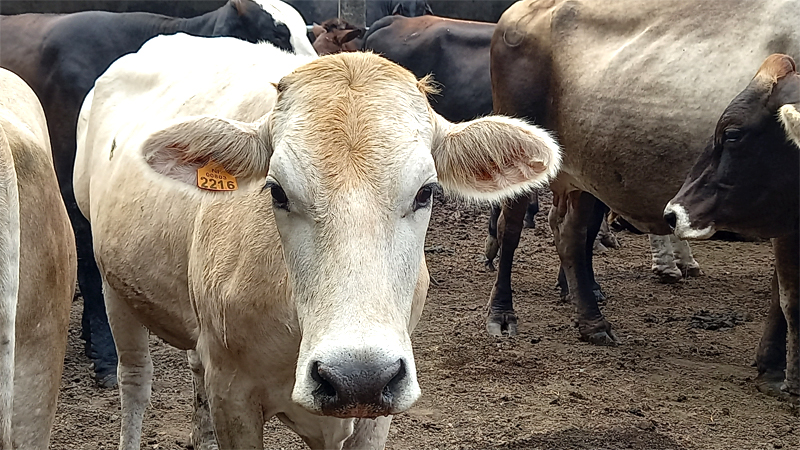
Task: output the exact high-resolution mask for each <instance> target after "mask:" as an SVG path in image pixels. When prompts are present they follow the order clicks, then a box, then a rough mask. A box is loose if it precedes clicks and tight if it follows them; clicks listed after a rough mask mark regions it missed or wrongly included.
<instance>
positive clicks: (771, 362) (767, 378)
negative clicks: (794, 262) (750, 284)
mask: <svg viewBox="0 0 800 450" xmlns="http://www.w3.org/2000/svg"><path fill="white" fill-rule="evenodd" d="M756 367H757V369H758V377H757V378H756V387H757V388H758V390H759V391H761V392H763V393H765V394H768V395H776V396H780V395H781V385H782V384H783V380H784V379H785V378H786V374H785V372H784V370H785V369H786V318H785V317H784V314H783V309H782V308H781V295H780V291H779V289H778V273H777V271H773V273H772V301H771V302H770V307H769V312H768V313H767V323H766V324H764V333H763V334H762V335H761V342H760V343H759V344H758V350H757V352H756Z"/></svg>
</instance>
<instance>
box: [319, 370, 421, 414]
mask: <svg viewBox="0 0 800 450" xmlns="http://www.w3.org/2000/svg"><path fill="white" fill-rule="evenodd" d="M405 377H406V365H405V363H404V362H403V360H402V359H398V360H396V361H394V362H393V363H388V364H387V363H384V364H375V363H365V362H362V361H347V362H341V363H338V364H325V363H322V362H320V361H316V362H314V363H313V364H312V366H311V378H312V379H313V380H314V381H316V382H317V383H319V386H318V387H317V389H315V390H314V397H315V399H316V400H317V401H318V402H319V404H320V406H321V408H322V412H323V414H326V415H332V416H337V417H377V416H382V415H387V414H392V405H393V403H394V399H395V397H396V396H397V395H399V392H398V390H399V389H400V384H401V382H402V380H403V379H404V378H405Z"/></svg>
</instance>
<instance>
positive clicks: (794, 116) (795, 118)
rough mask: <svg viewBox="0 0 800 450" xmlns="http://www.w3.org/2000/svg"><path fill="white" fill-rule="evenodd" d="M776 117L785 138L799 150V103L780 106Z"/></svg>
mask: <svg viewBox="0 0 800 450" xmlns="http://www.w3.org/2000/svg"><path fill="white" fill-rule="evenodd" d="M778 117H779V118H780V121H781V123H782V124H783V128H784V129H785V130H786V137H787V138H789V140H791V141H792V142H794V143H795V145H796V146H797V147H798V149H800V102H798V103H794V104H786V105H783V106H781V108H780V109H779V110H778Z"/></svg>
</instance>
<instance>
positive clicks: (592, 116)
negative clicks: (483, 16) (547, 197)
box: [495, 0, 800, 231]
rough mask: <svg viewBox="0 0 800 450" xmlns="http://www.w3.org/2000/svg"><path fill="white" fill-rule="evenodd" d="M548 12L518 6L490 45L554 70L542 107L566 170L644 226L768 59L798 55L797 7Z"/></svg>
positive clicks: (633, 4) (619, 0)
mask: <svg viewBox="0 0 800 450" xmlns="http://www.w3.org/2000/svg"><path fill="white" fill-rule="evenodd" d="M554 3H557V2H553V1H550V0H545V1H531V0H528V1H524V2H519V3H518V4H516V5H514V6H513V7H512V8H510V9H509V11H508V12H507V13H506V14H504V16H503V18H502V19H501V22H500V24H499V29H500V30H499V32H498V33H497V35H496V36H495V39H496V40H499V39H504V40H505V42H506V43H507V45H508V46H509V47H517V48H520V49H524V50H520V51H523V52H526V53H527V54H528V55H529V57H530V56H532V57H533V58H534V59H535V60H537V61H541V62H542V64H543V65H545V66H546V65H548V64H552V66H551V67H549V70H548V75H549V77H550V79H549V80H545V82H546V83H547V84H548V85H549V93H548V98H547V99H546V100H543V101H545V102H547V106H546V110H547V112H546V121H547V126H549V127H551V128H553V129H555V130H556V131H557V132H558V136H559V141H560V142H561V144H562V145H563V147H564V150H565V152H564V157H565V159H564V162H565V164H564V166H563V169H562V170H563V171H564V172H566V173H567V174H569V175H572V177H573V178H574V180H575V183H576V184H577V185H578V186H579V187H580V188H581V189H583V190H586V191H588V192H590V193H592V194H594V195H596V196H597V197H598V198H600V199H601V200H603V201H604V202H605V203H607V204H608V205H609V206H610V207H611V208H612V209H613V210H615V211H618V212H619V213H621V214H622V215H624V216H625V217H626V218H629V219H630V220H632V221H634V222H636V223H637V225H640V226H643V227H644V228H648V227H647V225H655V226H658V224H662V223H663V220H662V218H661V216H662V213H663V208H664V205H666V202H667V201H668V200H669V199H670V198H671V197H672V195H674V194H675V192H677V190H678V188H679V187H680V183H681V180H683V178H684V176H685V175H686V173H687V172H688V170H689V168H690V166H691V164H692V163H693V162H694V160H695V159H696V157H697V155H699V154H700V152H701V151H702V149H703V147H704V145H705V144H706V143H707V142H708V140H709V139H710V137H711V135H712V133H713V130H714V125H715V123H716V120H717V118H718V117H719V114H721V112H722V111H723V109H724V108H725V105H726V104H727V103H728V102H729V101H730V100H731V99H732V98H733V97H734V96H735V95H736V93H737V92H738V91H739V90H741V88H742V87H743V86H745V85H746V84H747V83H748V81H749V80H750V77H751V76H752V71H753V70H754V69H753V68H757V67H759V65H760V63H761V61H763V59H764V58H765V57H766V56H767V55H769V54H771V53H774V52H781V53H788V54H790V55H797V54H800V28H798V27H797V24H798V23H800V2H798V1H796V0H791V1H772V2H757V3H756V2H747V1H741V2H739V1H728V2H688V1H681V0H665V1H659V2H650V1H646V0H615V1H604V2H591V1H580V0H568V1H563V2H558V3H557V4H555V5H554ZM551 18H552V19H551ZM512 95H513V93H512ZM540 100H541V99H540ZM537 119H542V118H541V117H538V118H537ZM661 231H664V230H661Z"/></svg>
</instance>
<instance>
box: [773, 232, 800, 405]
mask: <svg viewBox="0 0 800 450" xmlns="http://www.w3.org/2000/svg"><path fill="white" fill-rule="evenodd" d="M772 248H773V250H774V252H775V269H776V271H777V274H778V292H779V293H780V303H781V309H782V310H783V316H784V318H785V319H786V378H785V380H784V381H783V386H781V390H782V391H783V392H785V393H787V394H789V395H790V396H794V399H795V400H797V396H800V286H799V285H798V284H800V283H799V282H800V254H798V251H797V249H798V248H800V234H797V233H795V234H794V235H791V236H787V237H782V238H775V239H773V240H772Z"/></svg>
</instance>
